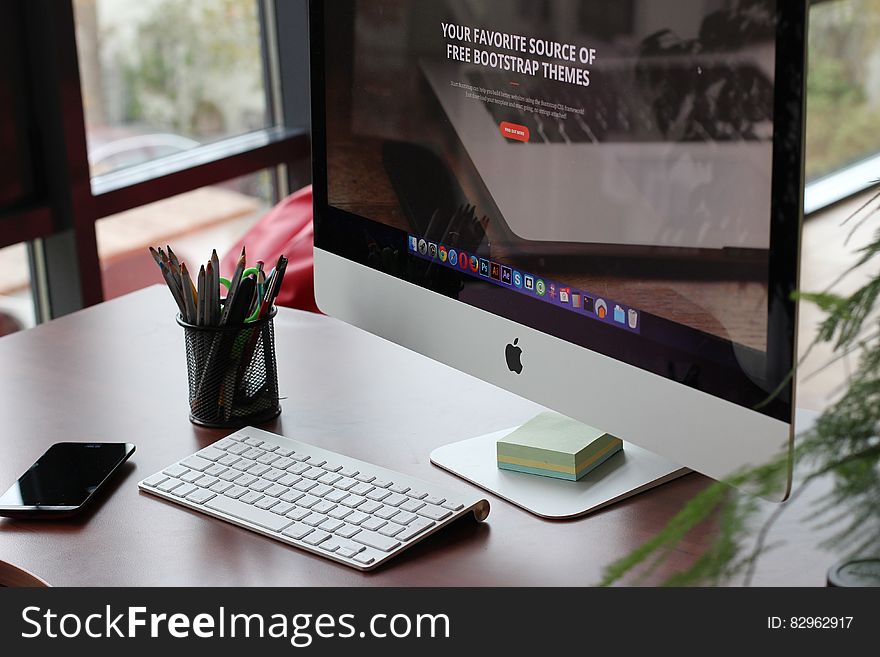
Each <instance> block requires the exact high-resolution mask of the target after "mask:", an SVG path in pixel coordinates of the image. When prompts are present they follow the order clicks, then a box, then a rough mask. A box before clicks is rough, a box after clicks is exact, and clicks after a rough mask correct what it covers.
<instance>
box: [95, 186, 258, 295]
mask: <svg viewBox="0 0 880 657" xmlns="http://www.w3.org/2000/svg"><path fill="white" fill-rule="evenodd" d="M273 198H274V194H273V176H272V175H271V172H270V171H261V172H259V173H256V174H252V175H249V176H244V177H242V178H237V179H235V180H231V181H229V182H226V183H223V184H220V185H212V186H208V187H203V188H201V189H197V190H195V191H192V192H187V193H185V194H179V195H177V196H173V197H171V198H167V199H163V200H161V201H157V202H156V203H149V204H147V205H143V206H140V207H138V208H135V209H132V210H128V211H126V212H122V213H120V214H117V215H114V216H111V217H107V218H105V219H101V220H99V221H98V223H97V224H96V226H95V228H96V231H97V238H98V255H99V257H100V260H101V276H102V280H103V284H104V298H105V299H113V298H116V297H118V296H121V295H123V294H128V293H130V292H134V291H136V290H139V289H142V288H144V287H147V286H148V285H153V284H157V283H158V284H162V283H163V281H162V277H161V276H160V274H159V271H158V269H157V268H156V263H155V262H154V261H153V259H152V257H151V256H150V254H149V252H148V248H149V247H150V246H165V245H166V244H170V245H171V247H172V248H173V249H174V251H175V253H177V255H178V257H180V259H181V261H182V262H186V263H187V264H188V265H190V266H195V267H197V266H198V264H200V263H202V262H206V261H207V259H208V256H210V254H211V250H212V249H217V252H218V253H219V254H220V257H221V258H222V257H223V256H224V255H225V254H226V253H228V252H229V251H230V249H231V248H232V247H233V246H234V245H235V244H236V243H237V242H238V240H239V239H241V237H242V236H243V235H244V234H245V233H246V232H247V231H248V229H250V228H251V227H252V226H253V225H254V224H255V223H256V222H257V221H258V220H259V219H260V217H262V216H263V215H264V214H265V213H266V212H267V211H268V209H269V207H270V206H271V205H272V202H273ZM196 273H197V269H196Z"/></svg>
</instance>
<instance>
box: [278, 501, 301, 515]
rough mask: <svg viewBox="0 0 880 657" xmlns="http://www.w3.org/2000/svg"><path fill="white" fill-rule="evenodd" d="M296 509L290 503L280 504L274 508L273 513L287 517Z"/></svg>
mask: <svg viewBox="0 0 880 657" xmlns="http://www.w3.org/2000/svg"><path fill="white" fill-rule="evenodd" d="M295 508H296V506H295V505H293V504H291V503H290V502H278V504H276V505H275V506H273V507H272V513H277V514H278V515H279V516H286V515H287V514H288V513H290V512H291V511H293V510H294V509H295Z"/></svg>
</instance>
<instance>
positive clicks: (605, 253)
mask: <svg viewBox="0 0 880 657" xmlns="http://www.w3.org/2000/svg"><path fill="white" fill-rule="evenodd" d="M806 11H807V2H805V1H794V2H788V1H782V0H543V1H535V0H370V1H366V0H360V1H356V0H332V1H330V2H324V1H320V0H314V1H313V2H312V3H311V21H312V34H311V38H312V44H311V46H312V53H313V64H312V85H313V86H312V94H313V117H312V121H313V151H314V162H315V168H314V197H315V238H316V251H315V268H316V295H317V300H318V303H319V305H320V307H321V308H322V309H323V310H324V311H325V312H327V313H328V314H330V315H332V316H335V317H338V318H341V319H342V320H344V321H346V322H349V323H351V324H354V325H356V326H358V327H361V328H363V329H365V330H367V331H370V332H372V333H375V334H377V335H379V336H382V337H384V338H387V339H389V340H392V341H394V342H397V343H399V344H401V345H404V346H406V347H408V348H410V349H413V350H415V351H417V352H420V353H422V354H425V355H427V356H429V357H431V358H434V359H436V360H438V361H442V362H444V363H447V364H449V365H451V366H453V367H455V368H457V369H459V370H462V371H464V372H467V373H469V374H472V375H475V376H477V377H480V378H482V379H484V380H486V381H488V382H490V383H492V384H495V385H497V386H500V387H502V388H505V389H507V390H510V391H512V392H514V393H517V394H519V395H521V396H523V397H526V398H528V399H531V400H534V401H536V402H538V403H540V404H543V405H545V406H547V407H548V408H550V409H553V410H554V411H558V412H559V413H561V414H564V415H567V416H569V417H571V418H574V419H576V420H578V421H581V422H584V423H586V424H588V425H591V426H593V427H597V428H600V429H602V430H603V431H607V432H608V433H610V434H613V435H615V436H618V437H620V438H622V439H624V440H625V441H627V443H628V445H632V446H633V447H632V449H630V450H628V451H626V452H625V453H624V454H625V455H623V456H620V459H624V460H625V459H627V458H630V459H632V458H633V455H634V454H642V453H650V454H654V455H657V456H658V457H661V458H663V459H666V460H667V461H668V462H670V463H673V464H678V465H679V466H683V467H685V468H689V469H692V470H695V471H698V472H701V473H703V474H706V475H708V476H710V477H712V478H715V479H724V478H727V477H729V476H730V475H731V474H733V473H735V472H738V471H740V470H742V469H744V468H747V467H750V466H756V465H760V464H764V463H766V462H768V461H770V460H771V459H773V458H776V457H778V456H779V455H780V454H782V455H784V454H785V453H786V452H787V451H788V450H790V449H791V445H792V441H793V425H794V421H793V415H794V413H793V410H794V385H793V378H792V376H791V373H792V370H793V368H794V365H795V354H796V323H797V305H796V303H795V301H793V292H794V291H795V289H796V284H797V280H798V273H799V271H798V269H799V255H800V254H799V249H800V235H801V226H802V220H803V186H804V185H803V178H804V176H803V170H804V167H803V143H804V138H803V135H804V79H805V59H806V57H805V22H806ZM401 374H402V375H403V373H401ZM425 403H426V404H429V403H430V400H425ZM462 438H467V436H462ZM636 446H638V447H636ZM642 450H645V452H643V451H642ZM487 454H488V457H487V458H491V454H490V453H488V452H487ZM626 454H629V456H626ZM486 465H488V466H489V467H494V465H495V464H494V461H493V462H492V463H491V464H483V466H486ZM603 467H613V466H603ZM452 469H454V468H452ZM675 469H676V468H675V467H673V468H672V470H670V472H669V473H668V474H669V475H670V476H674V472H673V471H674V470H675ZM464 476H467V475H464ZM635 476H636V478H637V477H638V473H636V475H635ZM523 477H528V475H523ZM468 478H471V477H468ZM656 478H657V479H661V478H662V477H656ZM667 478H668V477H667ZM471 479H473V478H471ZM597 482H598V483H597V485H598V484H599V483H601V477H600V478H599V479H598V480H597ZM478 483H479V482H478ZM646 485H650V482H648V481H645V482H642V484H639V482H638V481H633V482H632V486H631V490H633V491H636V490H641V489H643V488H644V487H645V486H646ZM789 491H790V482H788V483H787V484H786V485H783V486H782V487H781V488H780V490H778V491H777V492H776V493H775V494H774V495H773V498H774V499H777V500H780V501H781V500H784V499H785V498H786V497H787V496H788V495H789ZM502 496H503V495H502ZM619 497H621V495H619V494H618V493H614V494H613V495H610V496H609V497H608V500H611V499H612V498H615V499H616V498H619ZM599 506H601V504H594V503H591V507H592V508H597V507H599Z"/></svg>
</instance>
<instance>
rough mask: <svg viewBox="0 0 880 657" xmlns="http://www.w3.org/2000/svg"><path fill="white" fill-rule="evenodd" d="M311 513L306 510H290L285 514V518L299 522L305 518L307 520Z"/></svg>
mask: <svg viewBox="0 0 880 657" xmlns="http://www.w3.org/2000/svg"><path fill="white" fill-rule="evenodd" d="M311 513H312V512H311V511H309V510H308V509H291V510H290V511H288V512H287V517H288V518H290V519H291V520H296V521H300V520H303V519H305V518H308V517H309V515H311Z"/></svg>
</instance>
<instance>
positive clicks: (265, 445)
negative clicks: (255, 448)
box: [260, 443, 278, 453]
mask: <svg viewBox="0 0 880 657" xmlns="http://www.w3.org/2000/svg"><path fill="white" fill-rule="evenodd" d="M260 449H265V450H266V451H267V452H273V453H274V452H275V450H276V449H278V446H277V445H273V444H271V443H263V444H262V445H260Z"/></svg>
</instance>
